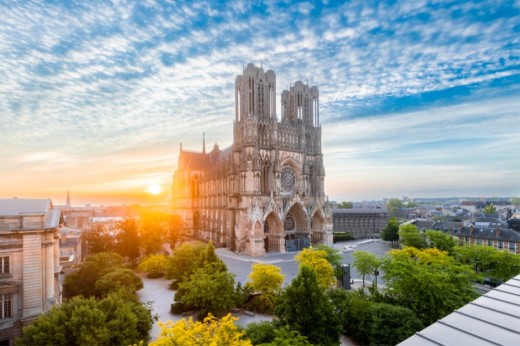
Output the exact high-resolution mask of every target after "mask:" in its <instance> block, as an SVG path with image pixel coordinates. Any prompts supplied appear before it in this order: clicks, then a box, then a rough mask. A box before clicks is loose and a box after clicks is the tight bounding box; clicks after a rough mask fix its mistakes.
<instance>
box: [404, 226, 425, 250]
mask: <svg viewBox="0 0 520 346" xmlns="http://www.w3.org/2000/svg"><path fill="white" fill-rule="evenodd" d="M399 238H400V239H401V242H402V243H403V245H404V246H411V247H414V248H417V249H423V248H425V247H426V240H425V236H424V234H422V233H420V232H419V230H418V229H417V227H416V226H415V225H412V224H406V225H401V226H400V227H399Z"/></svg>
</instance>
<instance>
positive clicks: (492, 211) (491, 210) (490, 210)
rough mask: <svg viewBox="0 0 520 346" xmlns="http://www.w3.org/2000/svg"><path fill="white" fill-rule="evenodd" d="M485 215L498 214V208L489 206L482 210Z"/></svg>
mask: <svg viewBox="0 0 520 346" xmlns="http://www.w3.org/2000/svg"><path fill="white" fill-rule="evenodd" d="M482 212H483V213H484V214H485V215H494V214H495V213H496V212H497V208H496V207H495V206H494V205H493V204H488V205H486V206H485V207H484V209H482Z"/></svg>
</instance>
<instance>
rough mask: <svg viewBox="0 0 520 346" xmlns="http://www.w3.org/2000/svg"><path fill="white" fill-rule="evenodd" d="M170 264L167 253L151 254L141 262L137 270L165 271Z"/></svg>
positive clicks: (147, 271) (149, 271)
mask: <svg viewBox="0 0 520 346" xmlns="http://www.w3.org/2000/svg"><path fill="white" fill-rule="evenodd" d="M167 264H168V257H167V256H165V255H149V256H148V257H146V258H145V259H143V260H142V261H141V263H139V265H138V266H137V270H139V271H141V272H146V273H163V272H164V271H165V270H166V266H167Z"/></svg>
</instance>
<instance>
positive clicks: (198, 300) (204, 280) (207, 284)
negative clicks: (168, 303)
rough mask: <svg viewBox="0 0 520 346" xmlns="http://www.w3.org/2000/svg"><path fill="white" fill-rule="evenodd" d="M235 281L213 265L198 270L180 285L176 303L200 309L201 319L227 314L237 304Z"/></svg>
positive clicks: (231, 275) (230, 275)
mask: <svg viewBox="0 0 520 346" xmlns="http://www.w3.org/2000/svg"><path fill="white" fill-rule="evenodd" d="M235 298H236V297H235V279H234V277H233V274H230V273H228V272H227V271H219V270H215V267H214V266H213V265H211V264H210V265H205V266H204V267H203V268H199V269H196V270H195V272H194V273H193V274H191V275H190V277H189V279H188V280H185V281H184V282H181V283H180V284H179V289H178V290H177V293H176V294H175V301H176V302H179V303H182V304H184V305H186V306H193V307H196V308H200V309H201V312H200V315H199V316H201V317H205V316H206V315H207V314H209V313H211V314H213V315H218V314H220V313H222V312H227V311H229V309H231V308H232V307H233V306H234V304H235Z"/></svg>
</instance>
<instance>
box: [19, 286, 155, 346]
mask: <svg viewBox="0 0 520 346" xmlns="http://www.w3.org/2000/svg"><path fill="white" fill-rule="evenodd" d="M151 329H152V315H151V312H150V310H149V309H148V308H147V307H146V306H145V305H143V304H142V303H140V302H139V301H138V300H137V298H135V299H129V298H128V296H121V295H119V294H111V295H109V296H107V297H106V298H103V299H101V300H99V301H98V300H95V299H94V298H83V297H76V298H73V299H71V300H70V301H67V302H64V303H63V304H62V305H60V306H58V307H54V308H53V309H52V310H51V311H50V312H49V313H47V314H45V315H42V316H41V317H39V318H38V319H37V320H36V321H35V322H33V323H32V324H30V325H29V326H27V327H25V328H24V329H23V336H22V337H21V338H19V339H17V340H16V344H17V345H20V346H24V345H31V346H33V345H56V346H61V345H63V346H69V345H101V346H102V345H131V344H137V343H139V342H141V341H143V342H146V341H147V340H148V338H149V336H148V334H149V332H150V330H151Z"/></svg>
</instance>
